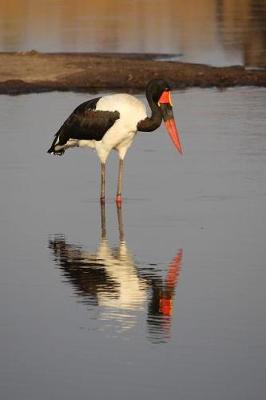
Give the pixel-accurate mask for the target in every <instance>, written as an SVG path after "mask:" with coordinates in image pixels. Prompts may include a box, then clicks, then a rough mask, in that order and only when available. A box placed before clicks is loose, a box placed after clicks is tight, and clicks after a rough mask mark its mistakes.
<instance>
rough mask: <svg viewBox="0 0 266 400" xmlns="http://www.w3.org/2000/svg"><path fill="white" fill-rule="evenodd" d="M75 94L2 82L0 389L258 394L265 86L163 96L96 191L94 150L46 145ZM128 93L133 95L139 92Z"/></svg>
mask: <svg viewBox="0 0 266 400" xmlns="http://www.w3.org/2000/svg"><path fill="white" fill-rule="evenodd" d="M87 97H88V96H87V95H85V94H71V93H66V94H62V93H52V94H41V95H27V96H19V97H7V96H0V120H1V131H0V137H1V147H0V172H1V173H0V187H1V196H0V209H1V215H0V266H1V267H0V278H1V279H0V288H1V290H0V304H1V315H0V328H1V329H0V337H1V339H0V346H1V361H0V391H1V399H4V400H6V399H12V400H16V399H20V400H22V399H27V400H28V399H40V400H42V399H47V398H49V399H53V398H57V399H61V398H64V399H73V398H75V399H84V398H85V397H86V398H90V399H104V398H111V399H112V398H116V399H125V398H128V399H135V398H154V399H161V398H164V397H167V398H178V399H192V400H193V399H197V400H198V399H204V400H205V399H216V400H218V399H221V400H224V398H226V399H227V400H235V399H248V400H249V399H250V400H253V399H256V400H260V399H261V400H262V399H264V397H265V390H266V384H265V378H264V376H265V367H266V337H265V331H266V309H265V302H266V291H265V284H266V269H265V237H266V207H265V201H266V135H265V122H266V118H265V105H266V90H265V89H258V88H257V89H252V88H237V89H228V90H226V91H217V90H199V89H193V90H188V91H185V92H176V93H175V94H174V96H173V100H174V104H175V115H176V119H177V125H178V127H179V129H180V132H181V136H182V142H183V145H184V151H185V154H184V156H183V157H181V156H178V155H177V153H176V151H175V150H174V149H173V147H172V145H171V143H170V141H169V138H168V135H166V134H165V133H164V128H163V127H161V128H160V129H159V131H158V132H157V133H154V134H139V136H138V137H137V138H136V141H135V143H134V146H133V148H132V149H130V151H129V153H128V155H127V158H126V173H125V203H124V206H123V208H122V210H121V211H119V212H117V210H116V207H115V204H114V201H113V197H114V195H115V187H114V186H115V183H116V174H117V160H116V157H115V155H114V156H112V157H111V158H110V161H109V163H108V185H107V193H108V201H107V204H106V207H105V208H102V209H101V207H100V206H99V204H98V189H99V188H98V183H99V182H98V178H99V165H98V161H97V159H96V156H95V154H93V153H92V152H91V153H88V152H87V151H85V150H84V151H83V150H71V151H68V152H67V153H66V154H65V155H64V156H63V157H51V156H49V155H48V154H46V150H47V148H48V146H49V145H50V142H51V139H52V136H53V134H54V132H55V131H56V130H57V128H58V126H59V125H60V124H61V122H62V120H63V119H64V118H65V117H66V116H67V115H68V114H69V113H70V112H71V111H72V109H73V108H74V107H75V106H76V105H77V104H79V103H81V102H82V101H84V100H85V99H86V98H87ZM140 97H141V96H140Z"/></svg>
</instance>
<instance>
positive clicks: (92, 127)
mask: <svg viewBox="0 0 266 400" xmlns="http://www.w3.org/2000/svg"><path fill="white" fill-rule="evenodd" d="M100 98H101V97H98V98H96V99H92V100H89V101H86V102H84V103H82V104H80V105H79V106H78V107H77V108H76V109H75V110H74V111H73V113H72V114H71V115H70V116H69V117H68V118H67V120H66V121H65V122H64V124H63V125H62V126H61V128H60V129H59V131H58V132H57V133H56V134H55V138H54V141H53V143H52V146H51V147H50V149H49V150H48V153H56V151H55V144H57V145H59V146H63V145H64V144H66V143H67V141H68V140H69V139H79V140H82V139H83V140H101V139H102V138H103V136H104V134H105V133H106V132H107V131H108V129H110V128H111V126H113V124H114V123H115V121H116V120H117V119H118V118H119V117H120V114H119V112H118V111H100V110H96V105H97V103H98V101H99V99H100ZM58 153H62V151H60V152H58Z"/></svg>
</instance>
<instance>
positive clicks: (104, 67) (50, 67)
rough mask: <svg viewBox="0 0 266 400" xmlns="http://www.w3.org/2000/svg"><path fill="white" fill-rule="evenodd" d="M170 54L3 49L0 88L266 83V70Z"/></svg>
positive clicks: (88, 89) (94, 88) (6, 91)
mask: <svg viewBox="0 0 266 400" xmlns="http://www.w3.org/2000/svg"><path fill="white" fill-rule="evenodd" d="M170 56H171V55H165V57H162V58H163V61H158V57H160V55H156V54H152V55H146V56H144V55H138V54H131V55H130V54H96V53H38V52H36V51H31V52H26V53H0V94H23V93H34V92H35V93H38V92H48V91H54V90H57V91H74V92H81V91H84V92H95V91H98V90H119V89H123V90H124V91H141V90H143V89H144V87H145V85H146V83H147V82H148V81H149V80H150V79H153V78H164V79H167V80H168V81H170V82H171V83H172V85H173V87H174V88H175V89H183V88H188V87H194V86H197V87H219V88H226V87H232V86H262V87H266V70H258V69H248V70H247V69H245V68H244V67H241V66H232V67H211V66H208V65H204V64H191V63H183V62H177V61H167V59H168V58H169V57H170Z"/></svg>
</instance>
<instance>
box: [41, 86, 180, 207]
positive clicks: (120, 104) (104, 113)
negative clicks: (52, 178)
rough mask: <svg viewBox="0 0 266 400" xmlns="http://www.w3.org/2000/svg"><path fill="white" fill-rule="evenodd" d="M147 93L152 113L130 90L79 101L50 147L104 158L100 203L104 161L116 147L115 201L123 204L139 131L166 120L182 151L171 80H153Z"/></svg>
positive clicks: (102, 159) (62, 151)
mask: <svg viewBox="0 0 266 400" xmlns="http://www.w3.org/2000/svg"><path fill="white" fill-rule="evenodd" d="M146 97H147V100H148V103H149V106H150V108H151V116H150V117H149V116H147V112H146V107H145V105H144V104H143V103H142V102H141V101H140V100H139V99H137V98H136V97H134V96H132V95H129V94H111V95H107V96H103V97H97V98H95V99H92V100H89V101H86V102H84V103H82V104H80V105H79V106H78V107H77V108H76V109H75V110H74V111H73V112H72V114H71V115H70V116H69V117H68V118H67V119H66V121H65V122H64V123H63V125H62V126H61V128H60V129H59V131H58V132H57V133H56V134H55V138H54V141H53V143H52V146H51V147H50V149H49V150H48V153H52V154H57V155H62V154H64V152H65V150H66V149H68V148H71V147H88V148H93V149H95V150H96V152H97V155H98V157H99V159H100V162H101V192H100V200H101V203H104V202H105V164H106V161H107V158H108V156H109V153H110V152H111V150H112V149H113V150H117V152H118V157H119V173H118V183H117V192H116V204H117V206H121V203H122V177H123V167H124V157H125V155H126V152H127V150H128V149H129V147H130V146H131V144H132V142H133V139H134V137H135V135H136V133H137V131H141V132H151V131H154V130H155V129H157V128H158V127H159V126H160V125H161V122H162V120H164V122H165V125H166V128H167V131H168V133H169V135H170V137H171V139H172V141H173V143H174V145H175V147H176V149H177V150H178V151H179V152H180V153H181V154H182V147H181V142H180V139H179V135H178V131H177V128H176V124H175V120H174V115H173V108H172V102H171V95H170V86H169V84H168V83H167V82H166V81H165V80H163V79H154V80H152V81H150V82H149V83H148V84H147V87H146Z"/></svg>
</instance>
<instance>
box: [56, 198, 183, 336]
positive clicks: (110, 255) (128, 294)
mask: <svg viewBox="0 0 266 400" xmlns="http://www.w3.org/2000/svg"><path fill="white" fill-rule="evenodd" d="M117 216H118V226H119V245H118V247H117V248H116V249H111V248H110V246H109V243H108V240H107V234H106V216H105V206H104V205H102V206H101V240H100V244H99V246H98V249H97V251H96V253H91V252H88V251H87V250H84V249H83V248H82V247H81V246H78V245H74V244H68V243H67V242H66V240H65V237H64V236H63V235H56V236H55V237H54V239H53V240H50V242H49V247H50V248H51V249H52V250H53V253H54V255H55V262H56V263H57V264H58V265H59V266H60V268H61V269H62V271H63V274H64V276H65V277H67V279H68V280H69V281H70V282H71V284H72V285H73V287H74V288H75V290H76V294H77V295H78V296H80V297H81V298H82V301H83V302H85V303H87V304H93V305H97V306H98V307H99V309H101V311H102V313H104V318H108V314H109V317H110V318H115V316H116V313H115V311H116V312H117V311H119V320H120V322H121V323H122V324H123V315H124V328H128V327H130V326H132V325H134V324H135V322H136V317H137V316H136V312H137V311H141V310H144V309H145V304H146V302H147V300H148V302H149V305H148V316H147V321H148V330H149V336H150V337H153V338H154V339H156V338H157V339H159V340H161V339H162V338H163V337H165V336H167V335H168V333H169V328H170V323H171V315H172V301H173V297H174V294H175V287H176V283H177V280H178V276H179V274H180V268H181V261H182V250H179V251H178V253H177V255H176V256H175V257H174V259H173V260H172V261H171V263H170V264H169V266H168V270H167V275H166V279H165V280H163V278H162V277H161V276H159V275H158V272H157V271H156V268H155V267H154V266H153V267H149V268H148V269H147V267H146V268H143V269H142V268H140V267H137V266H136V264H135V262H134V259H133V257H132V255H131V253H130V251H129V249H128V247H127V245H126V242H125V236H124V228H123V221H122V209H121V208H117ZM110 318H109V319H110ZM129 321H130V323H129Z"/></svg>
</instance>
